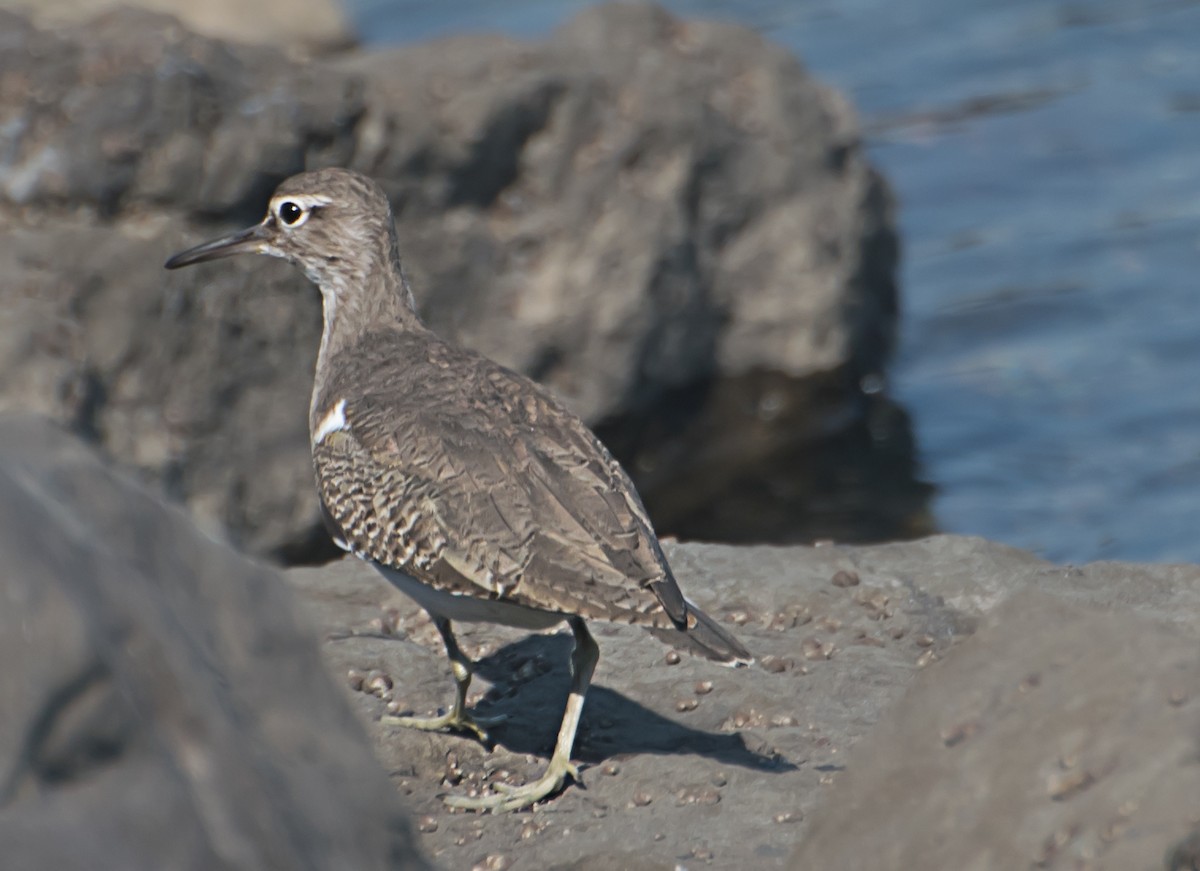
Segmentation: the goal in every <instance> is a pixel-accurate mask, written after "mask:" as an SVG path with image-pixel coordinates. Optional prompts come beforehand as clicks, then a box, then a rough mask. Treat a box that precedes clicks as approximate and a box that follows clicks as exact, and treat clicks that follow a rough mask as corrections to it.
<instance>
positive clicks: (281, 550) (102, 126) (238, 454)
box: [0, 5, 928, 560]
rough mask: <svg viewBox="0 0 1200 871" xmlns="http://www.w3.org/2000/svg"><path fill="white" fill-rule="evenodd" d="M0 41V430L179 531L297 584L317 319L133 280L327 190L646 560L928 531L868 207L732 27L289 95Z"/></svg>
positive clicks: (877, 229) (167, 281)
mask: <svg viewBox="0 0 1200 871" xmlns="http://www.w3.org/2000/svg"><path fill="white" fill-rule="evenodd" d="M0 43H2V44H3V45H4V46H5V47H6V50H4V51H0V82H3V83H4V86H3V87H0V130H3V131H4V132H3V134H0V135H3V137H5V138H4V139H3V140H0V141H3V144H4V149H5V150H4V152H3V153H4V154H5V155H6V156H5V159H4V161H3V162H0V227H3V228H4V232H5V235H6V238H7V239H8V240H9V244H7V245H5V246H4V248H3V250H2V251H0V268H3V269H4V270H5V274H6V279H7V280H6V282H5V283H4V285H3V286H2V287H0V306H3V307H4V309H5V311H6V312H10V313H12V312H16V313H17V317H10V318H6V319H5V322H4V323H3V324H0V363H2V364H3V365H4V366H5V372H6V375H7V377H6V379H5V382H4V384H3V386H0V407H8V408H21V409H33V410H41V411H44V412H46V413H49V414H52V415H53V416H55V417H56V418H57V419H59V420H61V421H64V422H67V423H69V424H71V425H72V426H74V427H75V428H76V429H77V430H79V431H81V432H84V433H88V434H90V435H91V436H92V437H94V438H95V439H97V440H98V441H99V442H100V443H101V444H102V445H103V446H104V448H105V450H106V451H107V452H108V453H110V454H111V455H112V456H114V457H116V458H117V459H118V460H120V461H121V462H122V463H124V464H125V465H126V466H127V467H130V468H134V469H136V470H138V472H139V473H140V474H141V475H142V476H143V477H144V478H146V479H147V480H153V481H158V482H161V483H162V484H164V485H165V487H166V489H167V492H168V493H170V494H171V495H172V496H174V497H176V498H180V499H183V500H185V501H186V502H187V503H188V505H189V506H190V508H191V509H192V510H193V511H194V512H195V513H196V514H197V515H198V516H199V517H200V518H201V520H202V522H203V523H204V524H205V526H206V527H207V528H212V529H219V528H226V529H228V530H230V533H231V534H232V536H233V538H234V540H235V541H236V542H237V543H239V544H240V545H242V546H245V547H248V548H249V549H251V550H253V551H256V552H259V553H268V554H272V555H274V556H276V557H282V558H284V559H287V560H294V559H303V560H316V559H320V558H321V557H322V556H324V555H327V554H328V551H327V550H322V545H321V544H320V543H321V542H324V541H325V540H324V538H323V537H322V534H321V533H320V531H319V521H318V516H317V510H316V501H315V498H314V495H313V488H312V485H311V472H310V470H309V460H308V456H307V434H306V432H305V423H306V414H305V410H306V405H307V391H308V383H307V382H308V375H309V372H310V371H311V366H312V360H313V358H314V356H315V352H316V345H317V339H316V336H317V334H318V331H319V317H320V315H319V303H318V296H317V294H316V293H315V291H313V289H312V288H311V287H309V286H307V282H306V281H305V279H304V278H303V277H302V276H300V275H299V274H297V273H295V272H293V271H292V270H289V269H288V268H287V267H285V266H283V265H282V264H266V263H261V262H258V263H254V262H244V261H242V262H238V261H234V262H231V263H226V264H221V265H219V266H212V267H206V268H204V269H199V270H192V271H188V272H186V273H180V274H177V275H169V276H168V275H167V274H165V273H163V272H161V270H160V268H159V267H160V264H161V262H162V260H163V259H164V257H165V256H166V255H167V254H169V253H171V252H172V251H174V250H178V249H179V248H181V247H183V246H184V245H186V244H189V243H191V242H193V241H195V240H196V239H198V238H199V237H202V236H208V235H212V234H214V233H216V232H218V231H220V230H223V229H225V228H226V227H228V226H231V225H239V224H246V223H249V222H252V221H256V220H258V219H259V217H260V216H261V214H262V209H263V206H264V203H265V201H266V197H267V195H268V193H269V191H270V190H271V189H272V187H273V186H274V184H275V183H277V182H278V181H279V180H281V179H282V178H284V177H286V176H288V175H290V174H292V173H294V172H296V171H299V170H301V169H303V168H305V167H306V166H307V167H313V166H320V165H328V164H341V165H349V166H351V167H353V168H356V169H359V170H361V171H364V172H366V173H369V174H371V175H373V176H375V177H377V178H379V179H380V180H381V181H382V182H383V183H384V184H385V186H386V187H387V188H388V190H389V193H390V195H391V197H392V200H393V202H394V203H395V205H396V211H397V218H398V224H399V230H400V235H401V238H402V240H403V247H404V251H405V254H406V264H407V268H408V270H409V272H410V275H411V276H412V278H413V280H414V284H415V287H416V289H417V292H418V297H419V299H420V302H421V305H422V308H423V311H424V313H425V314H426V316H427V318H428V320H429V322H430V323H431V325H432V326H434V327H435V328H436V329H438V330H439V331H441V332H443V333H445V334H447V335H449V336H451V337H452V338H457V339H459V340H461V341H462V342H464V343H465V344H468V345H470V346H473V347H476V348H478V349H479V350H481V351H483V352H485V353H487V354H489V355H491V356H494V357H496V358H497V359H499V360H500V361H501V362H504V363H507V364H510V365H512V366H515V367H516V368H518V369H520V370H522V371H524V372H526V373H528V374H530V375H532V376H534V377H535V378H538V379H541V380H543V381H544V382H546V383H548V384H549V385H550V386H551V387H552V388H553V389H554V390H556V391H557V392H558V393H559V394H561V395H562V396H563V397H564V398H565V399H566V400H567V401H568V402H569V403H570V404H572V405H573V406H574V407H575V408H576V409H577V410H578V411H580V412H581V413H582V414H584V415H585V417H586V418H587V419H588V420H589V421H590V422H592V423H594V424H597V425H598V426H599V427H600V430H601V433H602V435H604V437H605V438H606V439H608V440H609V441H610V443H612V444H613V446H614V448H616V449H617V452H618V454H619V456H620V457H621V458H622V459H623V460H624V461H625V462H626V463H627V465H628V466H629V467H630V470H631V472H632V473H633V474H634V476H635V478H637V479H638V481H639V484H641V485H642V489H643V495H644V496H645V498H646V500H647V502H648V504H649V505H650V507H651V510H652V512H654V513H655V514H656V515H658V516H661V517H662V518H663V519H664V522H665V525H664V524H660V525H662V528H663V531H666V532H675V533H679V534H689V532H691V534H713V531H714V530H716V531H717V534H720V531H721V530H722V529H730V528H737V527H738V524H739V523H740V524H741V527H740V528H741V529H742V533H741V534H742V536H743V537H747V536H753V535H754V534H755V533H756V531H757V534H759V535H762V534H763V533H762V530H764V529H769V530H770V532H769V533H768V534H769V535H771V537H773V538H774V537H779V536H783V537H796V536H803V535H813V534H830V533H831V530H829V529H826V528H824V527H821V526H819V525H816V526H814V523H813V522H811V521H810V522H808V523H807V525H805V524H806V515H804V514H803V511H805V510H808V508H809V506H810V505H813V504H822V505H828V504H831V502H832V499H831V497H830V494H832V493H833V492H835V491H836V492H837V493H839V494H843V495H842V497H841V498H844V494H845V493H847V492H849V493H853V494H854V495H855V498H854V506H853V507H846V508H843V507H842V506H839V507H838V510H837V511H834V512H831V514H832V515H836V516H837V517H853V518H854V519H855V520H854V524H853V525H852V526H851V527H850V528H853V529H858V530H864V529H865V530H867V532H866V533H865V534H868V535H880V534H882V535H889V534H898V532H897V531H898V530H900V529H903V530H904V533H905V534H911V533H912V532H914V531H918V532H919V531H922V530H924V529H927V528H928V519H927V517H926V515H925V513H924V505H925V500H926V499H927V498H928V488H925V487H923V486H921V485H918V484H916V482H915V479H914V474H915V472H914V469H915V463H914V460H913V456H914V454H913V450H912V444H911V436H910V432H909V428H908V424H907V420H906V418H904V416H903V414H902V413H896V412H895V410H894V407H892V406H890V405H888V404H887V403H886V402H885V401H883V400H882V399H881V398H880V397H879V396H876V395H870V396H868V395H864V394H863V392H862V389H861V382H862V379H863V378H864V377H873V375H872V373H878V372H879V371H880V369H881V367H882V366H883V365H884V363H885V361H886V358H887V355H888V352H889V350H890V347H891V340H892V335H893V331H894V325H895V308H896V291H895V285H894V269H895V260H896V242H895V234H894V230H893V224H892V213H891V199H890V196H889V194H888V192H887V189H886V186H885V185H884V183H883V182H882V180H881V179H880V177H879V176H878V174H877V173H876V172H875V171H874V170H873V169H872V168H871V167H870V165H869V164H868V163H867V161H866V158H865V155H864V152H863V149H862V148H861V145H860V143H859V140H858V128H857V124H856V121H855V119H854V117H853V113H852V112H851V110H850V109H849V107H848V106H847V105H846V103H845V101H844V100H842V99H841V98H840V97H839V96H837V95H836V94H835V93H834V92H833V91H831V90H830V89H828V88H826V87H825V86H823V85H821V84H819V83H817V82H816V81H814V80H813V79H812V78H811V77H810V76H808V75H807V74H806V73H805V71H804V70H803V69H802V67H801V66H800V65H799V64H798V63H797V62H796V61H795V59H794V58H792V57H791V56H790V55H789V54H788V53H787V52H786V51H784V50H783V49H782V48H780V47H777V46H772V45H771V44H769V43H767V42H765V41H764V40H762V39H761V38H760V37H758V36H756V35H754V34H752V33H751V32H750V31H748V30H745V29H742V28H737V27H733V26H730V25H718V24H709V23H702V22H681V21H679V20H677V19H674V18H672V17H670V16H668V15H667V14H665V13H664V12H662V11H660V10H658V9H656V8H654V7H650V6H644V5H613V6H605V7H600V8H597V9H592V10H588V11H587V12H585V13H583V14H582V15H581V16H580V17H579V18H578V19H576V20H575V21H574V22H572V23H570V24H568V25H567V26H566V27H564V28H563V29H562V30H560V31H559V32H558V33H556V34H555V35H554V36H553V37H551V38H550V39H548V40H547V41H545V42H540V43H518V42H515V41H512V40H508V39H504V38H501V37H463V38H456V39H451V40H444V41H440V42H437V43H432V44H428V45H419V46H413V47H410V48H405V49H401V50H397V51H389V52H355V53H349V54H346V55H342V56H340V57H338V58H336V59H329V60H324V61H313V62H310V63H304V64H300V63H296V62H294V61H292V60H289V59H288V57H287V56H286V55H285V54H284V53H283V52H280V51H278V50H274V49H271V48H267V47H263V46H249V45H238V44H229V43H222V42H218V41H214V40H212V39H208V38H204V37H200V36H196V35H194V34H192V33H190V32H188V31H187V30H185V29H183V28H182V27H181V26H180V25H178V24H177V23H175V22H173V21H172V20H171V19H168V18H166V17H163V16H158V15H154V14H151V13H148V12H145V11H128V10H127V11H124V12H114V13H111V14H106V15H105V16H103V17H101V18H100V19H98V20H96V21H95V22H92V23H90V24H87V25H81V26H77V27H59V28H56V29H54V30H53V31H49V30H38V29H36V28H34V27H32V26H31V25H29V24H28V23H27V22H25V21H24V20H22V19H20V18H18V17H16V16H12V15H8V16H5V17H4V18H2V19H0ZM746 433H753V438H749V439H746V438H743V436H744V435H745V434H746ZM735 436H736V439H735ZM735 441H736V446H737V447H736V449H730V448H731V445H733V444H734V443H735ZM848 444H850V445H855V446H856V454H855V457H854V458H853V459H848V458H847V457H846V449H845V447H844V446H845V445H848ZM818 448H823V449H824V450H818ZM813 458H815V459H813ZM831 458H836V459H835V460H834V461H833V462H831ZM831 465H832V466H834V467H836V468H838V469H840V470H841V475H840V477H838V476H831V475H830V473H829V470H830V468H831ZM781 468H782V469H785V470H786V471H784V472H782V473H781ZM835 479H836V480H835ZM846 481H860V482H870V483H869V485H860V486H851V487H844V486H843V485H844V484H845V482H846ZM700 482H703V486H698V485H699V483H700ZM814 491H815V492H814ZM884 493H886V494H889V495H888V496H887V497H886V498H885V497H884V496H883V495H882V494H884ZM896 493H899V494H900V495H899V496H894V495H891V494H896ZM764 499H766V500H768V501H770V500H775V501H774V503H772V504H775V505H777V506H778V507H777V508H776V509H775V512H774V514H773V515H772V520H771V522H769V523H767V522H755V523H748V522H747V521H746V520H745V519H744V518H746V517H747V516H749V515H748V514H747V511H746V505H747V504H748V503H749V504H750V505H751V506H752V507H753V505H756V504H761V503H762V502H763V500H764ZM714 505H723V506H729V510H727V511H725V512H724V513H721V512H717V513H715V514H714V512H713V510H712V509H711V506H714ZM817 522H818V523H819V521H817ZM826 522H828V521H826ZM833 531H835V532H837V533H838V534H839V537H844V535H845V534H849V533H843V531H842V528H838V529H836V530H833ZM731 534H734V533H731ZM858 534H864V533H862V532H859V533H858ZM326 546H327V545H326Z"/></svg>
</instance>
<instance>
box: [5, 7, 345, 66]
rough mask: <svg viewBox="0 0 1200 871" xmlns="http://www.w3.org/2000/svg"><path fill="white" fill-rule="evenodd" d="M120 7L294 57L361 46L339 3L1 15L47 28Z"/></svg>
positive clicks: (23, 9)
mask: <svg viewBox="0 0 1200 871" xmlns="http://www.w3.org/2000/svg"><path fill="white" fill-rule="evenodd" d="M118 6H138V7H141V8H144V9H149V10H152V11H154V12H162V13H166V14H169V15H173V16H175V17H177V18H179V19H180V20H181V21H182V22H183V23H184V24H186V25H187V26H188V27H189V28H191V29H192V30H195V31H196V32H197V33H203V34H205V35H206V36H214V37H217V38H219V39H228V40H232V41H234V42H248V43H270V44H272V45H277V46H279V47H280V48H284V49H287V50H288V51H289V52H299V53H306V52H314V51H315V52H325V51H330V50H332V49H341V48H346V47H347V46H350V45H352V44H353V43H354V42H355V41H356V40H355V37H354V35H353V33H352V32H351V30H350V22H349V21H348V20H347V18H346V14H345V11H344V10H343V9H342V5H341V3H338V2H336V0H286V2H284V0H249V2H247V0H206V2H204V3H189V2H186V0H0V9H7V10H11V11H14V12H21V13H24V14H26V15H30V16H32V17H33V19H34V21H36V22H37V23H38V24H39V25H41V26H43V27H60V26H70V25H73V24H79V23H80V22H84V21H90V20H92V19H93V18H95V17H97V16H98V15H99V14H100V13H102V12H107V11H110V10H112V9H114V8H116V7H118Z"/></svg>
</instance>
